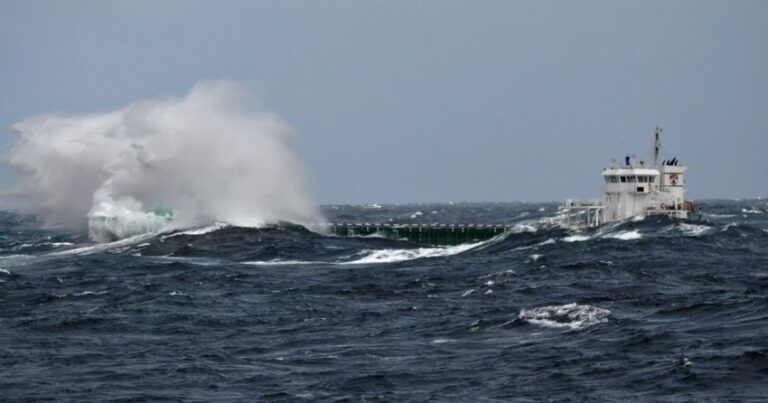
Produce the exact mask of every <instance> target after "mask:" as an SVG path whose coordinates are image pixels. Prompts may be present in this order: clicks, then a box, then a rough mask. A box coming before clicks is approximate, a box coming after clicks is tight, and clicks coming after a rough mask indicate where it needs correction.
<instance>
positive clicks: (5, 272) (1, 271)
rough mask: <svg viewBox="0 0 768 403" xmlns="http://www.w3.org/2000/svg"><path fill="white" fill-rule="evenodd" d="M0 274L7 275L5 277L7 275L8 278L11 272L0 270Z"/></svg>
mask: <svg viewBox="0 0 768 403" xmlns="http://www.w3.org/2000/svg"><path fill="white" fill-rule="evenodd" d="M0 273H4V274H7V275H9V276H10V275H11V272H10V271H8V270H6V269H0Z"/></svg>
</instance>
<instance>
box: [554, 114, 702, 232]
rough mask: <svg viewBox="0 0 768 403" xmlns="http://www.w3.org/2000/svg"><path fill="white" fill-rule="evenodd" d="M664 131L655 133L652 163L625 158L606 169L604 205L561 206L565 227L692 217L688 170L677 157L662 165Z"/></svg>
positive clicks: (659, 130)
mask: <svg viewBox="0 0 768 403" xmlns="http://www.w3.org/2000/svg"><path fill="white" fill-rule="evenodd" d="M660 136H661V129H659V128H658V127H657V128H656V131H655V133H654V144H653V162H652V163H651V164H647V163H646V162H645V161H642V160H639V161H638V160H637V159H636V158H633V157H631V156H627V157H625V159H624V161H623V164H620V163H618V162H616V161H614V162H613V163H612V164H611V165H610V166H609V167H608V168H605V169H604V170H603V181H604V186H603V202H595V201H586V202H585V201H573V200H567V201H566V202H565V203H563V205H562V206H561V207H560V213H561V217H562V219H563V222H564V223H565V224H566V225H586V226H590V227H592V226H596V225H600V224H602V223H606V222H612V221H620V220H624V219H627V218H631V217H645V216H648V215H652V214H664V215H667V216H670V217H673V218H682V219H686V218H689V217H690V216H691V214H692V212H693V203H691V202H688V201H686V200H685V188H686V182H685V171H686V170H687V169H688V168H687V167H686V166H684V165H681V164H680V163H679V162H678V161H677V158H672V159H669V160H664V161H661V162H659V161H658V159H659V154H660V152H661V139H660Z"/></svg>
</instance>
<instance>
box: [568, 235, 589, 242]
mask: <svg viewBox="0 0 768 403" xmlns="http://www.w3.org/2000/svg"><path fill="white" fill-rule="evenodd" d="M589 239H590V238H589V236H587V235H578V234H577V235H570V236H567V237H565V238H563V242H584V241H588V240H589Z"/></svg>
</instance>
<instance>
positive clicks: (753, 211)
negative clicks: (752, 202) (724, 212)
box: [741, 208, 763, 214]
mask: <svg viewBox="0 0 768 403" xmlns="http://www.w3.org/2000/svg"><path fill="white" fill-rule="evenodd" d="M741 212H742V213H744V214H763V212H762V211H761V210H758V209H756V208H750V209H745V208H743V209H741Z"/></svg>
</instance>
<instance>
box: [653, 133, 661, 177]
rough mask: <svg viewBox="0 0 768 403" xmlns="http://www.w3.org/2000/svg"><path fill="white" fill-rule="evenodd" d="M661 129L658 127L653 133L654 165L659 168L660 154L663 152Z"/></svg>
mask: <svg viewBox="0 0 768 403" xmlns="http://www.w3.org/2000/svg"><path fill="white" fill-rule="evenodd" d="M662 131H663V130H661V128H660V127H659V126H656V131H655V132H654V133H653V165H654V166H655V167H657V168H658V167H659V153H660V152H661V132H662Z"/></svg>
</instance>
